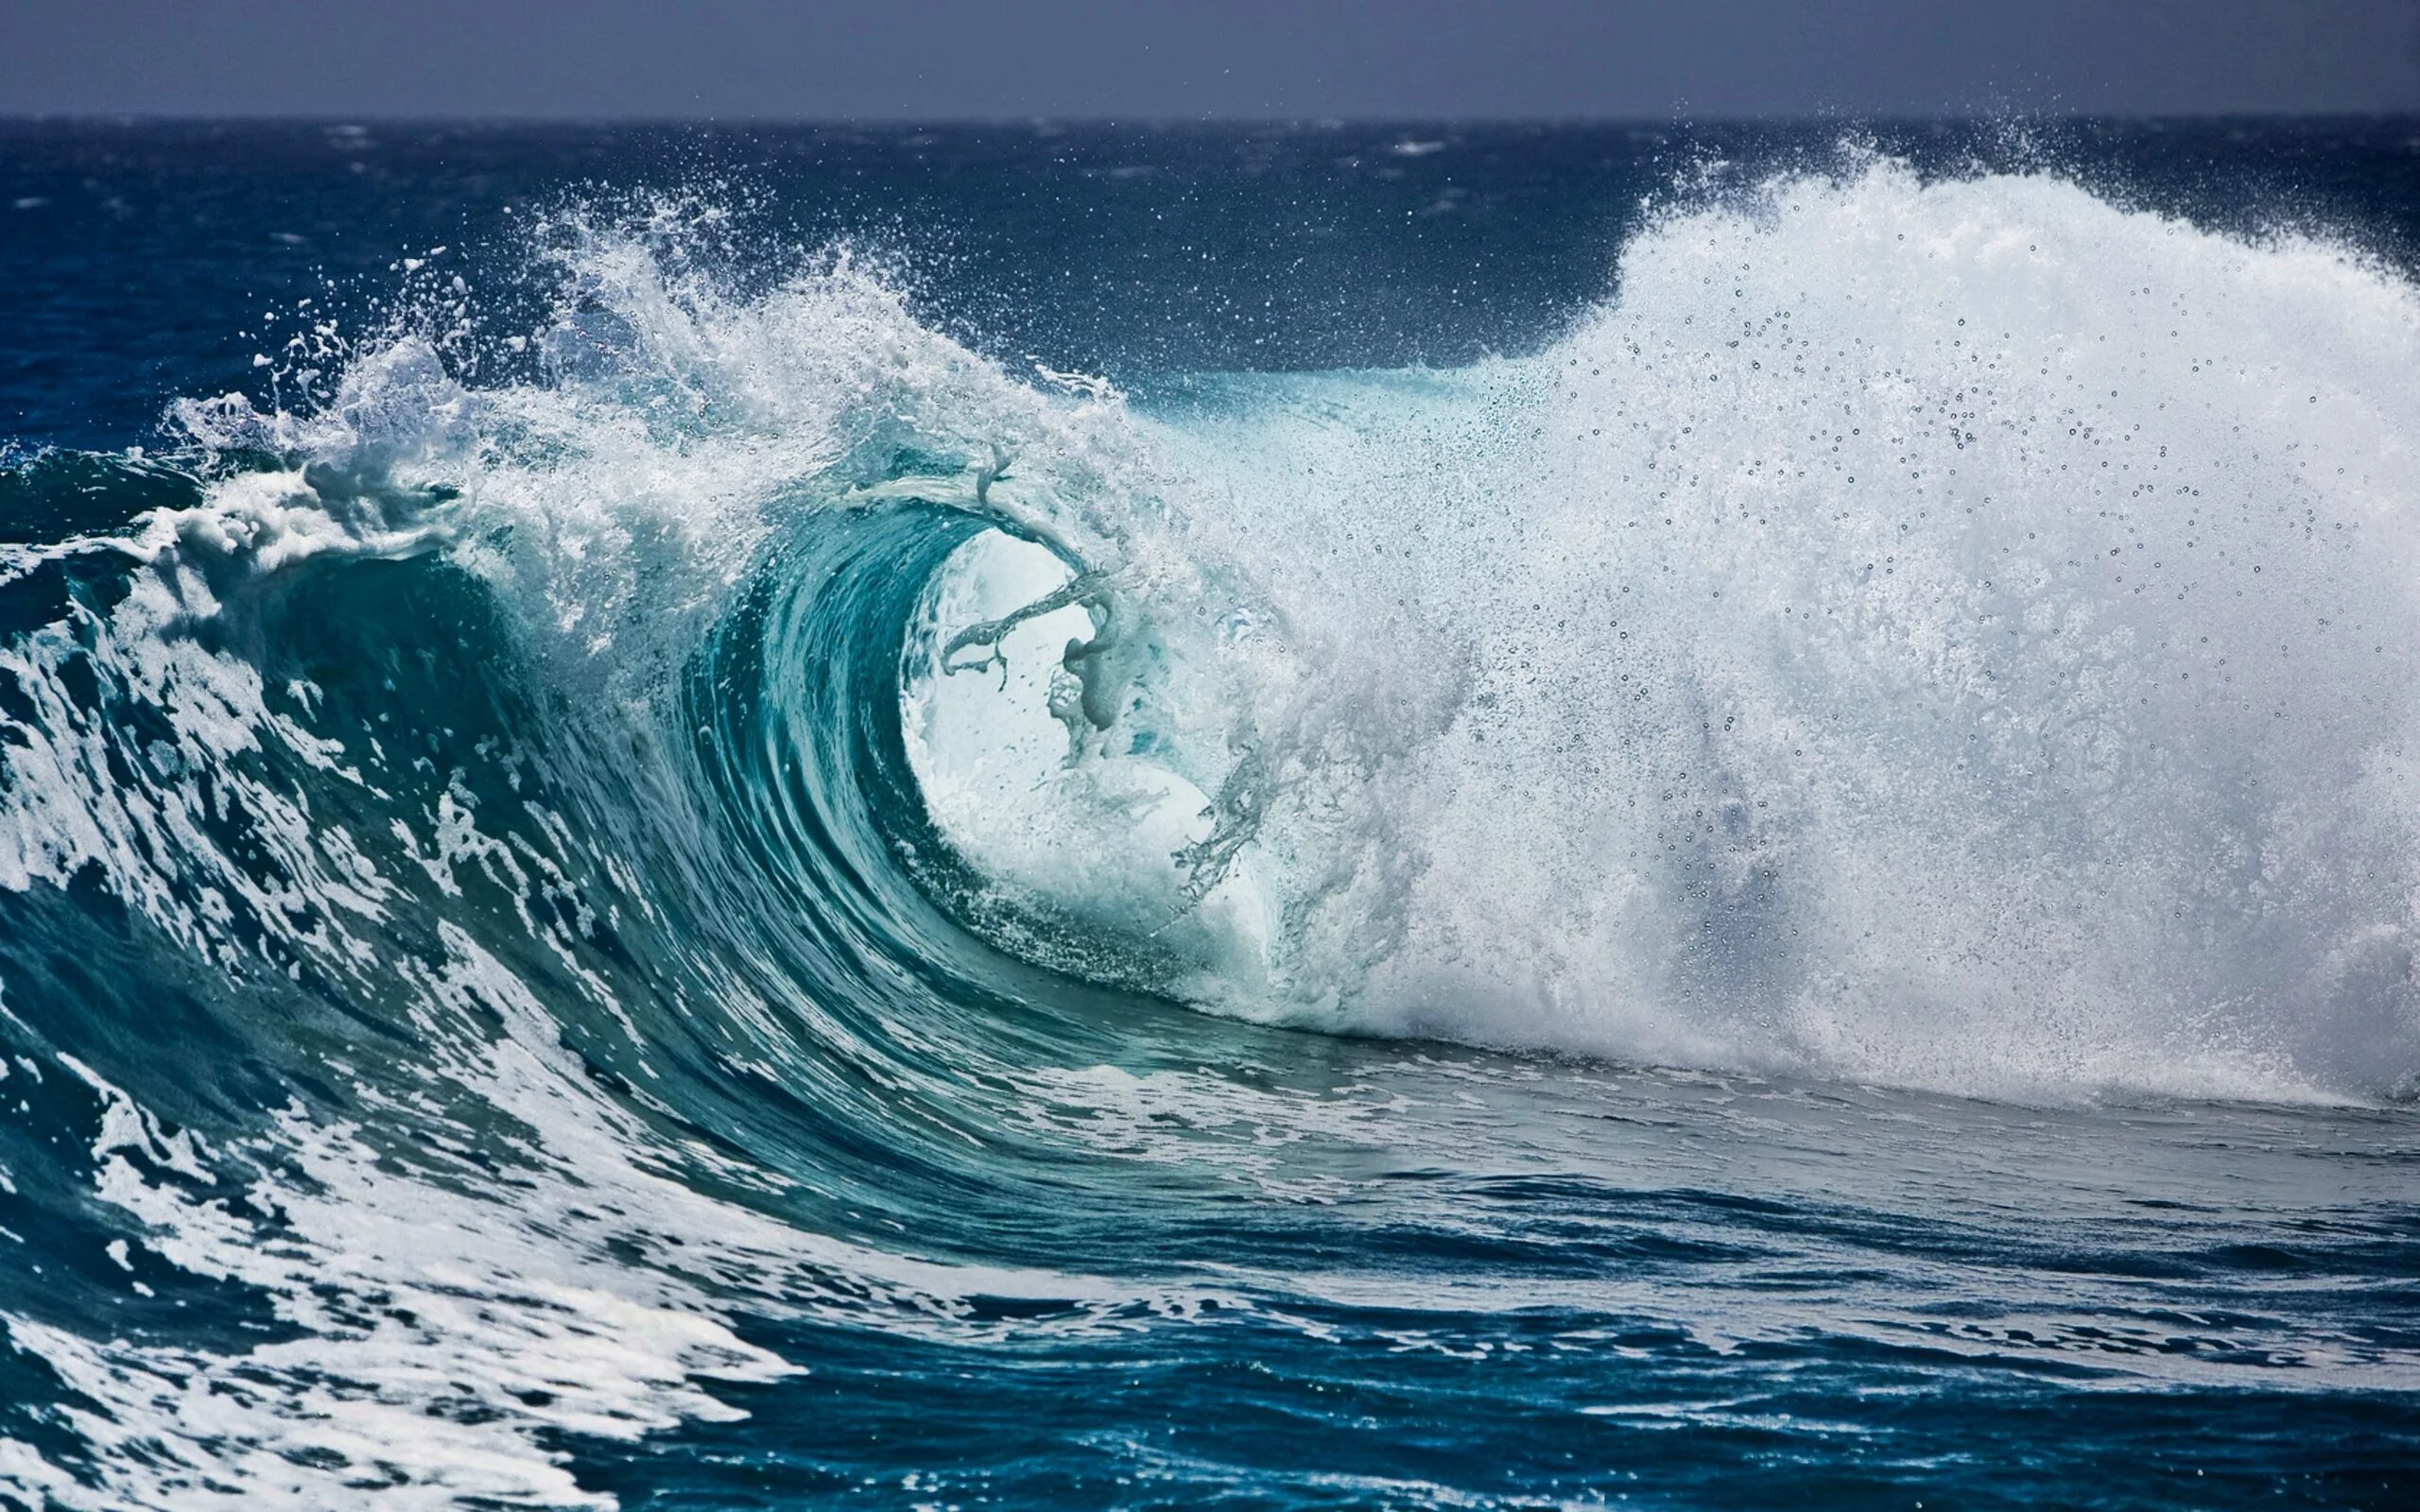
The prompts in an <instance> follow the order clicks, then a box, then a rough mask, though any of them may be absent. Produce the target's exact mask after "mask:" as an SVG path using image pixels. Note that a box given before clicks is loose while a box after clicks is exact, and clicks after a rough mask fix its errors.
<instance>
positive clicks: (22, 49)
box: [0, 0, 2420, 120]
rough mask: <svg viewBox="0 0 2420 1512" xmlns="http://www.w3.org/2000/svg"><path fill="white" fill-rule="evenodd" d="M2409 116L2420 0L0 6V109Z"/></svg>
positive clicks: (70, 2)
mask: <svg viewBox="0 0 2420 1512" xmlns="http://www.w3.org/2000/svg"><path fill="white" fill-rule="evenodd" d="M2398 110H2399V111H2414V110H2420V0H1832V3H1829V4H1808V3H1785V0H1670V3H1660V4H1647V3H1634V0H1495V3H1492V4H1485V3H1453V0H1291V3H1283V0H1227V3H1223V4H1213V3H1206V0H1128V3H1124V4H1114V3H1108V0H1026V3H1022V4H1019V3H1011V0H992V3H977V0H901V3H897V4H888V5H886V4H878V3H873V0H827V3H822V4H817V3H812V0H798V3H790V4H781V3H776V0H689V3H685V4H683V3H671V0H659V3H648V0H409V3H391V0H0V114H27V113H62V112H64V113H79V114H118V113H140V114H166V115H285V114H305V115H320V116H337V117H354V116H360V117H369V116H394V115H432V116H443V115H471V116H664V117H669V116H679V117H713V118H720V119H746V118H804V119H834V118H842V117H857V118H865V119H882V120H903V119H905V120H952V119H968V118H1021V117H1030V116H1053V117H1060V118H1070V117H1099V116H1109V117H1117V118H1121V119H1140V118H1146V117H1154V118H1177V119H1187V118H1195V119H1198V118H1201V117H1205V116H1219V117H1268V116H1279V117H1297V118H1322V117H1332V116H1334V117H1486V116H1506V117H1515V116H1517V117H1540V116H1544V117H1573V116H1626V117H1651V118H1663V117H1670V116H1673V115H1688V116H1698V117H1711V116H1738V115H1803V114H1832V113H1848V114H1938V113H1943V112H1956V113H1966V112H1984V113H1994V112H2045V111H2048V112H2114V113H2143V112H2151V113H2187V114H2192V113H2210V112H2273V111H2283V112H2309V111H2330V112H2332V111H2343V112H2370V111H2398Z"/></svg>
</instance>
